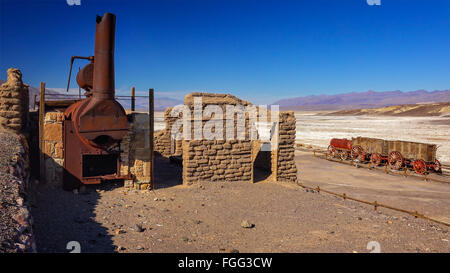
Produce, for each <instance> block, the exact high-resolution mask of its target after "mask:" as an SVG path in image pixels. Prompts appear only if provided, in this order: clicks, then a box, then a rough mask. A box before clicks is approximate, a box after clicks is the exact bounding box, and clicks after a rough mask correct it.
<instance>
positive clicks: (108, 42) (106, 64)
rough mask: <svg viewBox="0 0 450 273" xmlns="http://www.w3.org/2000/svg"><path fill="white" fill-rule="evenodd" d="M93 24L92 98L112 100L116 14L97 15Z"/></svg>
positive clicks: (113, 91) (113, 90)
mask: <svg viewBox="0 0 450 273" xmlns="http://www.w3.org/2000/svg"><path fill="white" fill-rule="evenodd" d="M96 22H97V24H96V26H95V55H94V56H95V66H94V86H93V88H92V89H93V90H92V91H93V94H92V97H93V99H94V100H108V99H110V100H114V94H115V83H114V40H115V29H116V16H115V15H114V14H111V13H105V14H104V15H103V17H101V16H97V19H96Z"/></svg>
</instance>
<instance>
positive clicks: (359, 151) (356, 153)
mask: <svg viewBox="0 0 450 273" xmlns="http://www.w3.org/2000/svg"><path fill="white" fill-rule="evenodd" d="M352 158H353V159H358V160H359V161H364V159H365V155H364V149H363V148H362V147H361V146H358V145H357V146H354V147H353V148H352Z"/></svg>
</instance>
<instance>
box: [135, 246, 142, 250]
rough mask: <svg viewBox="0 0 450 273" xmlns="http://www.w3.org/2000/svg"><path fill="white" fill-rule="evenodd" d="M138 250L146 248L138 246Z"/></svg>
mask: <svg viewBox="0 0 450 273" xmlns="http://www.w3.org/2000/svg"><path fill="white" fill-rule="evenodd" d="M136 250H144V247H143V246H137V247H136Z"/></svg>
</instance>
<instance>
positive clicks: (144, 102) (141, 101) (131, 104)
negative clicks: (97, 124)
mask: <svg viewBox="0 0 450 273" xmlns="http://www.w3.org/2000/svg"><path fill="white" fill-rule="evenodd" d="M85 98H86V95H84V94H81V93H80V94H61V93H45V101H46V102H57V101H78V100H82V99H85ZM114 98H115V99H116V100H117V101H118V102H119V103H120V104H121V105H122V106H123V107H124V108H125V109H130V110H132V111H135V110H142V111H147V110H148V109H149V100H148V98H149V96H143V95H131V96H126V95H119V96H115V97H114ZM39 99H40V98H39V95H38V94H36V95H35V96H34V104H33V109H36V107H37V106H38V105H39Z"/></svg>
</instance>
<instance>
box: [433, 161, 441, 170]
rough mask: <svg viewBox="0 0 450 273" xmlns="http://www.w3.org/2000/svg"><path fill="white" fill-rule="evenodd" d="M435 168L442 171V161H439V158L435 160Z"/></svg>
mask: <svg viewBox="0 0 450 273" xmlns="http://www.w3.org/2000/svg"><path fill="white" fill-rule="evenodd" d="M433 169H434V171H435V172H437V173H440V172H441V171H442V170H441V162H439V160H437V159H436V160H435V161H434V166H433Z"/></svg>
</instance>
